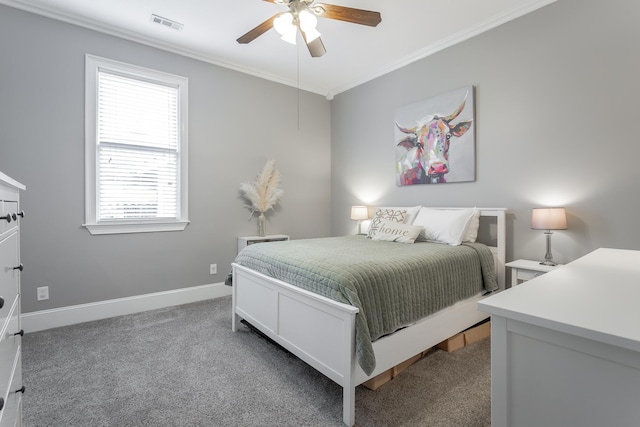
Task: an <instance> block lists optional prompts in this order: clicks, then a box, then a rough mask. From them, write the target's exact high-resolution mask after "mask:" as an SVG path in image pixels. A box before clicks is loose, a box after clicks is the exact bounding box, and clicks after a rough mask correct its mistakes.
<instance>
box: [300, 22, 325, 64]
mask: <svg viewBox="0 0 640 427" xmlns="http://www.w3.org/2000/svg"><path fill="white" fill-rule="evenodd" d="M298 28H300V27H298ZM300 34H302V38H303V39H304V42H305V43H306V44H307V49H309V53H310V54H311V56H312V57H314V58H319V57H321V56H322V55H324V54H325V53H327V49H325V48H324V43H322V39H321V38H320V37H317V38H315V39H313V40H311V41H310V42H308V41H307V36H306V35H305V34H304V31H302V30H300Z"/></svg>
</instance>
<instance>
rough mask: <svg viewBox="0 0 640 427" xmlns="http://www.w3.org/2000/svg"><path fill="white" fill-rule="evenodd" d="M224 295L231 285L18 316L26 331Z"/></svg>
mask: <svg viewBox="0 0 640 427" xmlns="http://www.w3.org/2000/svg"><path fill="white" fill-rule="evenodd" d="M227 295H231V286H226V285H225V284H224V283H213V284H210V285H202V286H193V287H191V288H184V289H174V290H171V291H164V292H155V293H152V294H145V295H136V296H133V297H127V298H118V299H112V300H107V301H98V302H92V303H89V304H79V305H72V306H68V307H60V308H54V309H51V310H41V311H33V312H31V313H24V314H23V315H22V319H21V320H22V325H21V326H22V329H24V331H25V333H29V332H36V331H43V330H45V329H51V328H57V327H60V326H67V325H74V324H76V323H82V322H90V321H92V320H99V319H106V318H109V317H115V316H122V315H124V314H132V313H139V312H142V311H148V310H155V309H157V308H164V307H171V306H174V305H181V304H188V303H192V302H197V301H202V300H207V299H212V298H220V297H223V296H227Z"/></svg>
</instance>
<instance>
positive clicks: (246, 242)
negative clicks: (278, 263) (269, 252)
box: [238, 234, 289, 252]
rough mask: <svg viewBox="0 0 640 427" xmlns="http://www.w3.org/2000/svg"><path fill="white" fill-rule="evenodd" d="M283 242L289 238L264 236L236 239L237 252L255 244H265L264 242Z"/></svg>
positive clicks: (274, 235) (276, 235) (277, 235)
mask: <svg viewBox="0 0 640 427" xmlns="http://www.w3.org/2000/svg"><path fill="white" fill-rule="evenodd" d="M284 240H289V236H287V235H286V234H269V235H266V236H244V237H238V252H240V251H241V250H242V249H244V248H245V247H247V246H249V245H253V244H255V243H265V242H282V241H284Z"/></svg>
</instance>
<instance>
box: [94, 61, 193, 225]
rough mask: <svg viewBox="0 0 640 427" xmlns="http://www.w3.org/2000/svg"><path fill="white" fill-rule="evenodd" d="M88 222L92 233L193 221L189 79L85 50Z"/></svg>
mask: <svg viewBox="0 0 640 427" xmlns="http://www.w3.org/2000/svg"><path fill="white" fill-rule="evenodd" d="M85 67H86V69H85V72H86V81H85V109H86V110H85V118H86V122H85V132H86V137H85V195H86V199H85V224H83V225H84V226H85V227H86V228H87V230H89V232H90V233H91V234H117V233H143V232H156V231H180V230H184V229H185V227H186V226H187V224H188V223H189V215H188V210H189V204H188V198H187V195H188V186H187V177H188V171H187V167H188V159H187V155H188V117H187V110H188V105H189V103H188V93H189V90H188V79H187V78H186V77H181V76H177V75H174V74H168V73H165V72H162V71H156V70H151V69H148V68H143V67H138V66H135V65H130V64H125V63H123V62H118V61H113V60H110V59H106V58H100V57H97V56H93V55H86V62H85Z"/></svg>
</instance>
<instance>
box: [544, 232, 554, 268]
mask: <svg viewBox="0 0 640 427" xmlns="http://www.w3.org/2000/svg"><path fill="white" fill-rule="evenodd" d="M544 234H545V236H546V238H547V253H545V254H544V261H542V262H541V263H540V265H550V266H556V265H558V264H557V263H556V262H554V261H553V255H552V254H551V235H552V234H553V233H552V232H551V230H547V231H545V232H544Z"/></svg>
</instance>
